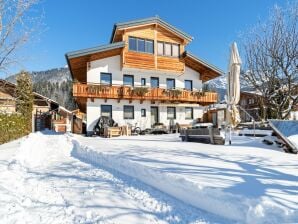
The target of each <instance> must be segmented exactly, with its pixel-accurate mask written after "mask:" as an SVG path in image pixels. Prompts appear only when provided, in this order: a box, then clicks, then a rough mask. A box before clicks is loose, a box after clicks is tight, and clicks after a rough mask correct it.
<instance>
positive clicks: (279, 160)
mask: <svg viewBox="0 0 298 224" xmlns="http://www.w3.org/2000/svg"><path fill="white" fill-rule="evenodd" d="M75 139H76V140H75V143H76V145H77V146H76V150H75V152H76V154H77V155H78V157H81V158H83V159H85V160H87V161H90V162H93V163H96V164H101V165H103V166H106V167H110V168H112V169H115V170H118V171H119V172H123V173H125V174H127V175H130V176H131V177H134V178H137V179H139V180H141V181H143V182H144V183H146V184H148V185H151V186H154V187H155V188H157V189H159V190H161V191H163V192H166V193H167V194H170V195H172V196H173V197H176V198H178V199H180V200H182V201H184V202H185V203H189V204H191V205H193V206H195V207H197V208H200V209H204V210H206V211H208V212H212V213H214V214H217V215H219V216H222V217H226V218H229V219H232V220H237V221H239V222H241V223H297V222H298V157H297V155H292V154H286V153H283V152H279V151H275V150H268V149H265V148H270V147H271V146H266V145H264V144H262V143H260V142H259V141H260V140H258V139H257V140H254V138H250V137H234V140H233V145H232V146H231V147H229V146H214V145H206V144H200V143H191V142H181V141H180V139H179V138H178V137H177V135H164V136H129V137H125V136H122V137H119V138H112V139H103V138H85V137H81V136H75Z"/></svg>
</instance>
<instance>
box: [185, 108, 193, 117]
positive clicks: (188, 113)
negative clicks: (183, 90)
mask: <svg viewBox="0 0 298 224" xmlns="http://www.w3.org/2000/svg"><path fill="white" fill-rule="evenodd" d="M185 119H193V108H192V107H185Z"/></svg>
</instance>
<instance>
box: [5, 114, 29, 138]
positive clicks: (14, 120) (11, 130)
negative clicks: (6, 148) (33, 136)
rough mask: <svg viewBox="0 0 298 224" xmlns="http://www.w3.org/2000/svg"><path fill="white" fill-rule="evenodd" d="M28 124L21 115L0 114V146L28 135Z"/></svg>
mask: <svg viewBox="0 0 298 224" xmlns="http://www.w3.org/2000/svg"><path fill="white" fill-rule="evenodd" d="M27 124H28V122H27V120H26V118H25V117H24V116H22V115H21V114H17V113H15V114H1V113H0V133H1V135H0V144H3V143H6V142H9V141H12V140H15V139H17V138H20V137H22V136H24V135H27V134H29V133H30V130H28V125H27Z"/></svg>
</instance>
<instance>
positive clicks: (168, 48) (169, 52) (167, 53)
mask: <svg viewBox="0 0 298 224" xmlns="http://www.w3.org/2000/svg"><path fill="white" fill-rule="evenodd" d="M164 54H165V56H172V50H171V44H169V43H165V52H164Z"/></svg>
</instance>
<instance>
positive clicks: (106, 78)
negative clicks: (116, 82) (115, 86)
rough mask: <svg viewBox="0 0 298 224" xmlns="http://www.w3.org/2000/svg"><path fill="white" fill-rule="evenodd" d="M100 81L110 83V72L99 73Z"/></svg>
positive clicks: (105, 83)
mask: <svg viewBox="0 0 298 224" xmlns="http://www.w3.org/2000/svg"><path fill="white" fill-rule="evenodd" d="M100 83H101V84H104V85H112V74H111V73H105V72H101V73H100Z"/></svg>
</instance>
